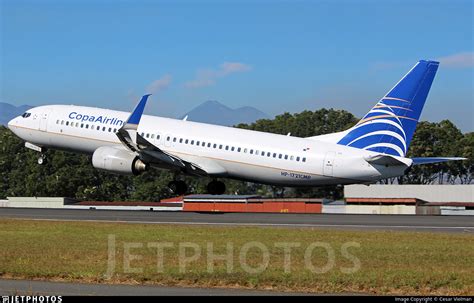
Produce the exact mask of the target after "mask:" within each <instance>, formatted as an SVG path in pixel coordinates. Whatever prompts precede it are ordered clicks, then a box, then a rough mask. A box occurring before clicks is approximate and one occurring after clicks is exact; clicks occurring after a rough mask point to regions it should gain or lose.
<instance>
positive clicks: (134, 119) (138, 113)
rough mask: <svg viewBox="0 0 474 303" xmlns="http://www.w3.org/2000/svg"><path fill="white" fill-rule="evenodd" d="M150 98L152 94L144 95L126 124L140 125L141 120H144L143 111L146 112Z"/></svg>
mask: <svg viewBox="0 0 474 303" xmlns="http://www.w3.org/2000/svg"><path fill="white" fill-rule="evenodd" d="M149 96H151V94H148V95H144V96H143V97H142V98H141V100H140V102H138V104H137V106H136V107H135V109H134V110H133V112H132V114H131V115H130V117H129V118H128V120H127V123H126V124H134V125H138V123H140V119H141V118H142V115H143V111H144V110H145V105H146V101H147V100H148V97H149Z"/></svg>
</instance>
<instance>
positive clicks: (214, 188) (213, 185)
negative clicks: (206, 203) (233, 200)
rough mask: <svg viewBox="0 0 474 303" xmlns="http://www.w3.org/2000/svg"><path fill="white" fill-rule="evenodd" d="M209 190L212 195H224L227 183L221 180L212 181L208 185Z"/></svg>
mask: <svg viewBox="0 0 474 303" xmlns="http://www.w3.org/2000/svg"><path fill="white" fill-rule="evenodd" d="M207 192H208V193H210V194H211V195H222V194H223V193H225V184H224V183H223V182H220V181H211V182H209V184H208V185H207Z"/></svg>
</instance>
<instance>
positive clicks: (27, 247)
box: [0, 219, 474, 295]
mask: <svg viewBox="0 0 474 303" xmlns="http://www.w3.org/2000/svg"><path fill="white" fill-rule="evenodd" d="M0 241H1V248H0V277H3V278H7V277H8V278H33V279H52V280H70V281H73V280H74V281H84V282H92V283H94V282H103V283H130V284H135V283H141V284H161V285H182V286H203V287H241V288H256V289H274V290H280V291H306V292H328V293H339V292H349V293H354V292H356V293H358V292H361V293H376V294H443V295H467V294H470V295H472V294H474V235H472V234H447V233H446V234H445V233H427V232H387V231H337V230H319V229H309V228H304V229H299V228H258V227H204V226H202V227H201V226H192V227H189V226H177V225H152V224H150V225H146V224H123V223H85V222H46V221H29V220H3V219H2V220H0ZM164 243H166V245H169V246H172V247H171V248H165V249H164V250H163V254H162V255H160V254H159V249H158V248H157V245H163V244H164ZM282 243H286V244H285V245H287V247H288V245H290V246H297V245H299V247H293V248H291V254H290V253H288V251H289V250H290V248H287V251H286V252H287V253H285V250H284V249H283V248H282V247H281V246H282V245H283V244H282ZM109 244H111V245H109ZM213 254H215V255H218V256H221V259H215V260H213V259H212V256H213ZM160 256H163V258H161V257H160ZM222 256H226V257H225V258H223V257H222ZM288 256H290V257H291V264H289V263H288ZM109 257H110V258H109ZM209 258H211V259H209ZM285 259H286V261H287V262H286V263H285ZM113 260H115V262H113ZM160 260H163V263H162V264H161V263H160ZM113 264H114V266H112V265H113ZM112 269H113V270H112Z"/></svg>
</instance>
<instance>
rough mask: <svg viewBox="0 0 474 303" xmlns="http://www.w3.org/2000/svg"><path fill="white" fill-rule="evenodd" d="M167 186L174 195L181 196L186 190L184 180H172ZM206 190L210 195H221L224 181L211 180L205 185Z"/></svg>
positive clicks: (223, 190)
mask: <svg viewBox="0 0 474 303" xmlns="http://www.w3.org/2000/svg"><path fill="white" fill-rule="evenodd" d="M168 187H169V189H170V190H171V192H172V193H173V194H175V195H178V196H182V195H184V194H186V192H187V191H188V186H187V185H186V183H185V182H184V181H181V180H174V181H171V182H170V183H168ZM207 192H208V193H209V194H211V195H222V194H223V193H225V184H224V182H221V181H217V180H213V181H211V182H209V184H208V185H207Z"/></svg>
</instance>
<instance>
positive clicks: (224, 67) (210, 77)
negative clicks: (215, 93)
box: [185, 62, 252, 88]
mask: <svg viewBox="0 0 474 303" xmlns="http://www.w3.org/2000/svg"><path fill="white" fill-rule="evenodd" d="M251 69H252V67H251V66H250V65H247V64H244V63H240V62H224V63H222V64H221V65H220V66H219V68H218V69H202V70H198V71H197V72H196V78H195V79H194V80H191V81H188V82H186V83H185V86H186V87H188V88H199V87H205V86H211V85H214V84H215V83H216V81H217V79H219V78H223V77H226V76H228V75H230V74H234V73H240V72H246V71H249V70H251Z"/></svg>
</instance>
